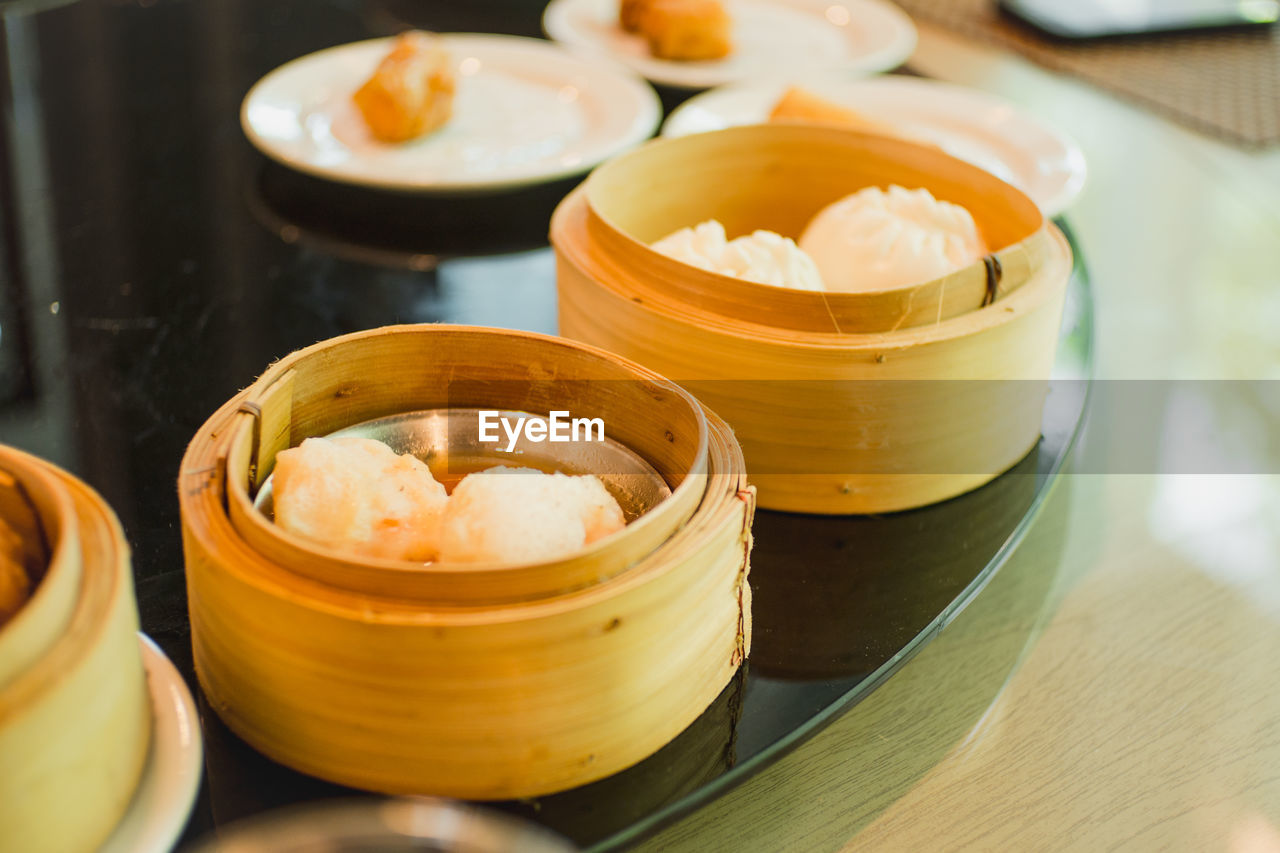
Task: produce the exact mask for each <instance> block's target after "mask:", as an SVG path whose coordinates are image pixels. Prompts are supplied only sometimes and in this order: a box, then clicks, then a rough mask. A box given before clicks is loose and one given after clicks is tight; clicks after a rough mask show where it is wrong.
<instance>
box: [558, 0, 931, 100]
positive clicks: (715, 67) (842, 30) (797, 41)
mask: <svg viewBox="0 0 1280 853" xmlns="http://www.w3.org/2000/svg"><path fill="white" fill-rule="evenodd" d="M728 8H729V14H730V15H731V16H733V45H734V50H733V53H731V54H730V55H729V56H727V57H725V58H724V59H719V60H715V61H711V62H673V61H670V60H665V59H655V58H654V57H653V56H652V55H651V54H650V53H649V48H648V45H646V44H645V41H644V39H643V38H641V37H640V36H636V35H632V34H630V33H627V32H624V31H623V30H622V28H621V27H619V26H618V0H552V2H551V3H550V4H549V5H548V6H547V11H546V13H545V14H544V15H543V18H542V26H543V29H545V30H546V32H547V35H549V36H551V38H553V39H555V40H556V41H558V42H560V43H562V44H564V45H566V46H568V47H572V48H575V49H577V50H579V51H587V52H592V53H595V54H597V55H606V56H611V57H613V58H614V59H616V60H617V61H619V62H622V63H624V64H625V65H627V66H628V67H630V68H633V69H635V70H636V71H638V72H639V73H641V74H643V75H644V76H645V77H647V78H649V79H650V80H652V81H653V82H655V83H661V84H663V85H666V86H674V87H677V88H682V89H705V88H707V87H710V86H720V85H723V84H725V83H736V82H740V81H744V80H754V79H769V78H777V77H778V75H779V74H787V73H794V72H795V71H796V70H797V69H808V70H811V71H832V72H835V71H839V72H843V73H862V74H869V73H874V72H877V71H888V70H889V69H891V68H897V67H898V66H899V65H901V64H902V63H903V62H905V61H906V60H907V57H909V56H911V52H912V51H913V50H915V47H916V28H915V25H914V24H912V23H911V19H910V18H909V17H907V15H906V14H905V13H904V12H903V11H902V10H901V9H899V8H898V7H897V6H895V5H893V4H892V3H888V2H885V0H729V3H728Z"/></svg>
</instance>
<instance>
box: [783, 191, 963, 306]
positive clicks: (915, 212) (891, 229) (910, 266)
mask: <svg viewBox="0 0 1280 853" xmlns="http://www.w3.org/2000/svg"><path fill="white" fill-rule="evenodd" d="M800 248H801V249H803V250H804V251H805V252H807V253H808V254H809V256H810V257H811V258H812V259H813V262H814V263H815V264H816V265H817V268H818V271H819V272H820V273H821V274H822V280H823V282H824V283H825V284H826V286H827V289H828V290H832V291H836V292H844V293H856V292H860V291H873V290H888V289H892V288H895V287H904V286H908V285H912V284H918V283H922V282H926V281H931V280H933V279H935V278H941V277H942V276H945V275H948V274H950V273H953V272H955V271H956V270H958V269H962V268H963V267H966V266H968V265H969V264H971V263H973V262H974V261H976V260H978V259H979V258H981V257H982V256H984V255H985V254H987V247H986V244H985V242H984V241H983V239H982V235H981V234H979V233H978V227H977V225H976V224H975V223H974V221H973V216H972V215H971V214H970V213H969V211H967V210H965V209H964V208H963V207H961V206H960V205H957V204H952V203H951V202H947V201H939V200H938V199H936V198H934V197H933V194H932V193H930V192H929V191H928V190H926V189H916V190H908V189H904V188H903V187H899V186H891V187H889V189H888V190H887V191H886V190H883V189H881V188H879V187H866V188H864V189H861V190H859V191H858V192H856V193H854V194H853V195H849V196H846V197H844V198H842V199H840V200H839V201H837V202H834V203H833V204H830V205H828V206H826V207H824V208H823V209H822V210H821V211H819V212H818V215H817V216H815V217H814V218H813V219H812V220H811V221H810V222H809V225H808V227H806V228H805V230H804V233H803V234H801V235H800Z"/></svg>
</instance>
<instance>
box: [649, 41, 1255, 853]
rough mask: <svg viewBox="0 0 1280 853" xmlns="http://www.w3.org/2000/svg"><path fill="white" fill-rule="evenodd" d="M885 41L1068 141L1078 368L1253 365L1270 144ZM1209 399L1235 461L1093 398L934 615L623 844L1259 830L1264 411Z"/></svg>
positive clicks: (1172, 844)
mask: <svg viewBox="0 0 1280 853" xmlns="http://www.w3.org/2000/svg"><path fill="white" fill-rule="evenodd" d="M912 65H913V66H914V67H915V68H917V69H919V70H921V71H923V72H925V73H928V74H930V75H933V76H937V77H940V78H943V79H949V80H953V81H956V82H962V83H966V84H969V85H973V86H977V87H980V88H984V89H988V90H990V91H994V92H997V93H999V94H1001V95H1004V96H1006V97H1008V98H1010V99H1012V100H1014V101H1016V102H1017V103H1019V104H1020V105H1021V106H1022V107H1023V108H1024V109H1026V110H1027V111H1028V112H1030V113H1032V114H1035V115H1038V116H1040V117H1042V118H1044V119H1047V120H1049V121H1052V122H1054V123H1056V124H1058V125H1061V126H1062V127H1064V128H1065V129H1067V130H1068V131H1069V132H1070V133H1071V134H1072V135H1074V136H1075V137H1076V138H1077V140H1078V141H1079V142H1080V143H1081V145H1082V146H1083V147H1084V149H1085V152H1086V155H1087V157H1088V160H1089V166H1090V178H1089V185H1088V187H1087V188H1086V190H1085V193H1084V194H1083V196H1082V197H1081V198H1080V199H1079V201H1078V202H1077V203H1076V205H1075V206H1074V208H1073V210H1072V211H1071V212H1070V214H1069V217H1070V221H1071V223H1072V225H1073V226H1074V227H1075V229H1076V232H1077V236H1078V237H1079V240H1080V242H1081V245H1082V247H1083V251H1084V253H1085V256H1086V258H1087V260H1088V262H1089V265H1090V267H1091V269H1092V271H1093V277H1094V287H1095V299H1096V305H1097V333H1098V342H1097V356H1098V370H1097V373H1098V376H1099V377H1101V378H1105V379H1143V380H1191V379H1201V380H1226V379H1235V380H1257V379H1271V380H1275V379H1277V378H1280V150H1272V151H1270V152H1262V153H1248V152H1243V151H1240V150H1237V149H1232V148H1229V147H1227V146H1224V145H1221V144H1219V143H1216V142H1213V141H1211V140H1209V139H1206V138H1204V137H1200V136H1197V135H1196V134H1194V133H1191V132H1189V131H1186V130H1183V129H1181V128H1179V127H1177V126H1175V125H1172V124H1170V123H1168V122H1166V121H1164V120H1162V119H1160V118H1158V117H1156V116H1153V115H1150V114H1147V113H1145V112H1143V111H1142V110H1140V109H1139V108H1136V107H1133V106H1131V105H1129V104H1126V103H1124V102H1122V101H1119V100H1117V99H1115V98H1113V97H1112V96H1109V95H1107V94H1104V93H1102V92H1099V91H1097V90H1094V89H1091V88H1089V87H1088V86H1086V85H1084V84H1081V83H1077V82H1075V81H1073V80H1071V79H1069V78H1063V77H1058V76H1055V75H1052V74H1049V73H1047V72H1045V71H1043V70H1040V69H1038V68H1035V67H1033V66H1031V65H1029V64H1027V63H1025V62H1023V61H1021V60H1020V59H1017V58H1015V57H1012V56H1010V55H1008V54H1002V53H998V52H995V51H993V50H990V49H987V48H981V47H978V46H975V45H973V44H971V43H968V42H964V41H961V40H959V39H957V38H955V37H953V36H951V35H948V34H945V33H941V32H938V31H933V30H929V29H923V30H922V32H921V42H920V47H919V49H918V51H917V53H916V55H915V57H914V58H913V59H912ZM1220 385H1221V387H1227V388H1234V389H1235V390H1236V391H1244V392H1246V393H1247V389H1248V386H1246V385H1244V384H1238V385H1228V384H1226V383H1220ZM1204 387H1206V386H1195V387H1191V388H1190V389H1189V390H1190V392H1200V391H1203V388H1204ZM1253 390H1254V391H1255V392H1256V391H1257V390H1258V386H1254V388H1253ZM1255 396H1256V395H1255ZM1262 396H1264V397H1265V396H1269V397H1270V398H1271V399H1272V401H1273V402H1274V396H1275V395H1274V393H1269V394H1263V395H1262ZM1214 416H1215V418H1216V421H1215V426H1214V428H1213V430H1212V431H1210V433H1209V434H1208V435H1209V439H1208V440H1210V441H1213V440H1221V441H1224V442H1226V441H1227V440H1228V439H1227V438H1224V437H1226V436H1234V435H1239V434H1243V435H1247V436H1253V437H1254V438H1253V439H1251V440H1246V441H1243V442H1240V441H1236V440H1235V439H1231V440H1230V441H1231V443H1232V445H1233V447H1234V448H1235V449H1236V450H1237V451H1238V452H1239V453H1240V454H1241V458H1242V459H1243V460H1244V464H1243V466H1242V467H1241V468H1240V469H1239V470H1243V471H1245V472H1252V473H1235V474H1233V475H1225V474H1214V473H1213V468H1212V466H1201V467H1200V469H1198V470H1200V473H1195V474H1193V473H1187V471H1190V470H1192V469H1194V468H1195V466H1194V465H1192V464H1190V463H1187V464H1184V465H1182V466H1181V467H1179V466H1178V465H1177V464H1171V465H1166V466H1165V467H1163V468H1160V469H1155V468H1152V469H1150V470H1143V469H1142V468H1141V466H1129V467H1128V468H1127V469H1126V467H1125V466H1124V465H1123V464H1122V463H1123V461H1124V460H1123V459H1118V458H1116V454H1117V453H1118V451H1114V450H1109V449H1108V438H1109V435H1108V432H1109V431H1110V430H1112V429H1113V428H1114V425H1113V424H1112V425H1109V424H1108V423H1106V419H1105V418H1103V419H1101V421H1102V422H1101V423H1099V422H1096V421H1095V423H1093V424H1091V429H1090V431H1089V432H1088V434H1087V435H1086V439H1085V442H1086V446H1085V451H1084V452H1082V453H1081V454H1079V456H1080V457H1081V459H1082V462H1081V465H1082V467H1083V469H1084V471H1086V472H1088V473H1077V474H1075V475H1072V476H1068V477H1065V478H1063V479H1062V481H1061V482H1060V483H1059V485H1058V487H1057V488H1056V490H1055V492H1054V495H1053V497H1052V498H1051V500H1050V501H1049V503H1048V504H1047V505H1046V507H1045V508H1044V510H1043V512H1042V514H1041V516H1040V518H1039V520H1038V522H1037V524H1036V525H1035V527H1034V528H1033V530H1032V532H1031V533H1030V535H1029V538H1028V539H1027V541H1026V542H1025V543H1024V545H1023V547H1022V548H1021V549H1020V550H1019V551H1018V552H1017V553H1016V554H1015V555H1014V557H1013V558H1012V560H1011V561H1010V562H1009V564H1008V565H1006V566H1005V567H1004V569H1003V570H1002V571H1001V572H1000V573H999V574H998V575H997V577H996V579H995V580H994V581H993V582H992V584H991V585H990V586H989V587H988V588H987V590H986V591H984V592H983V594H982V595H981V596H979V598H978V599H977V601H976V602H975V603H974V604H973V605H971V606H970V607H969V609H968V610H966V611H965V612H964V613H963V614H961V616H960V617H959V618H958V619H957V621H956V622H955V623H954V624H953V625H952V626H950V627H949V628H948V629H947V630H946V631H944V632H943V633H942V635H941V636H940V637H939V638H938V639H937V640H935V641H934V642H933V643H932V644H931V645H929V646H928V647H927V648H926V649H925V650H924V652H922V653H921V655H920V656H919V657H918V658H916V659H915V660H914V661H912V662H911V663H909V664H908V665H907V666H906V667H905V668H904V669H903V670H902V671H901V672H900V673H898V674H897V675H895V676H894V677H893V678H892V679H890V680H889V682H888V683H887V684H885V685H884V686H883V687H882V688H881V689H880V690H878V691H876V692H875V693H874V694H873V695H872V696H871V697H870V698H868V699H867V700H866V701H864V702H863V703H862V704H861V705H859V706H857V707H856V708H855V709H853V710H852V711H851V712H850V713H848V714H846V715H845V716H844V717H842V718H841V719H839V720H838V721H837V722H836V723H834V724H833V725H832V726H831V727H830V728H828V729H827V730H826V731H824V732H822V733H821V734H820V735H818V736H817V737H816V738H814V739H813V740H812V741H810V742H808V743H807V744H805V745H804V746H803V747H801V748H800V749H799V750H797V751H796V752H794V753H792V754H791V755H789V756H787V757H786V758H784V759H783V760H781V761H780V762H779V763H778V764H776V765H774V766H773V767H771V768H769V769H768V770H766V771H765V772H763V773H761V774H760V775H758V776H756V777H755V778H753V779H752V780H750V781H749V782H748V783H746V784H744V785H743V786H742V787H741V788H739V789H737V790H736V791H734V792H732V793H731V794H729V795H728V796H726V797H724V798H722V799H721V800H719V801H717V802H716V803H714V804H712V805H711V806H709V807H707V808H705V809H703V810H701V811H699V812H697V813H695V814H694V815H692V816H690V817H689V818H687V819H685V820H684V821H682V822H681V823H678V824H676V825H675V826H673V827H671V828H669V829H667V830H666V831H664V832H663V833H661V834H660V835H658V836H657V837H655V838H653V839H651V840H650V841H649V842H647V843H646V844H644V845H642V849H643V850H646V851H654V850H672V851H684V850H699V851H710V850H735V851H737V850H746V851H756V850H760V851H766V850H767V851H772V850H786V851H791V850H797V851H826V850H847V851H854V850H859V851H861V850H1109V849H1120V850H1169V849H1172V850H1227V851H1232V853H1254V851H1258V853H1262V851H1268V853H1269V851H1280V769H1277V768H1280V678H1278V677H1277V676H1278V675H1280V667H1278V665H1277V660H1280V477H1277V475H1276V474H1275V473H1274V472H1275V471H1277V470H1280V465H1278V460H1280V449H1278V448H1277V447H1276V436H1277V435H1280V412H1277V411H1276V410H1275V409H1274V408H1270V409H1268V408H1267V404H1266V403H1265V400H1264V401H1263V404H1262V405H1256V404H1255V405H1244V406H1237V405H1224V406H1221V407H1220V408H1217V409H1215V411H1214ZM1158 440H1159V436H1153V437H1152V441H1158ZM1123 470H1129V471H1133V472H1134V473H1116V472H1117V471H1123Z"/></svg>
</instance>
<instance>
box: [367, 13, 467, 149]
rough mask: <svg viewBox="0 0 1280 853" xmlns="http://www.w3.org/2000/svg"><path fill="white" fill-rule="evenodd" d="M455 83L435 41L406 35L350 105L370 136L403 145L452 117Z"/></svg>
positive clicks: (435, 38)
mask: <svg viewBox="0 0 1280 853" xmlns="http://www.w3.org/2000/svg"><path fill="white" fill-rule="evenodd" d="M454 89H455V80H454V74H453V69H452V67H451V66H450V64H449V54H448V53H447V52H446V51H445V49H444V46H443V45H442V43H441V40H440V38H439V37H438V36H434V35H431V34H430V33H423V32H416V31H414V32H407V33H404V34H402V35H401V36H400V37H399V38H398V39H396V42H395V46H394V47H393V48H392V49H391V53H389V54H387V56H386V58H384V59H383V60H382V62H381V63H379V65H378V68H377V70H376V71H374V72H373V76H372V77H370V78H369V79H368V81H366V82H365V84H364V85H363V86H361V87H360V88H359V90H358V91H356V93H355V95H354V100H355V102H356V106H357V107H359V108H360V112H361V114H363V115H364V120H365V123H366V124H368V125H369V130H370V131H372V132H373V135H374V136H376V137H377V138H378V139H381V140H382V141H383V142H406V141H408V140H410V139H415V138H417V137H419V136H422V135H423V134H425V133H430V132H431V131H433V130H436V129H437V128H439V127H440V126H441V125H443V124H444V123H445V122H446V121H448V120H449V116H450V115H451V114H452V112H453V93H454Z"/></svg>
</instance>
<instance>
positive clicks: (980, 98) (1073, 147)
mask: <svg viewBox="0 0 1280 853" xmlns="http://www.w3.org/2000/svg"><path fill="white" fill-rule="evenodd" d="M808 81H809V82H811V83H812V82H813V81H817V82H818V83H819V84H821V85H823V86H827V87H841V86H843V87H847V88H848V89H849V90H851V91H853V90H857V89H876V88H885V89H897V90H900V91H902V92H904V93H922V94H923V96H925V97H956V98H963V99H965V100H967V101H969V102H970V103H973V104H975V105H978V104H981V105H984V106H986V107H988V108H996V109H1001V110H1005V111H1007V113H1008V115H1009V116H1010V117H1012V118H1013V119H1014V120H1016V121H1017V123H1018V124H1020V125H1022V126H1023V127H1026V128H1030V129H1034V130H1035V131H1037V132H1038V133H1039V134H1040V135H1042V136H1043V137H1045V138H1046V139H1052V140H1053V142H1054V144H1055V145H1056V147H1057V149H1058V151H1057V157H1056V158H1055V159H1060V160H1061V162H1063V163H1064V164H1066V165H1065V167H1064V168H1062V169H1061V170H1059V171H1060V173H1061V175H1062V179H1061V181H1059V182H1057V183H1055V184H1054V187H1055V188H1054V190H1053V191H1052V192H1048V191H1044V192H1041V193H1033V191H1034V190H1035V187H1022V189H1023V191H1024V192H1026V193H1027V194H1028V195H1029V196H1031V197H1032V200H1033V201H1035V202H1036V203H1037V205H1039V207H1040V209H1041V211H1043V213H1044V215H1045V216H1046V217H1050V218H1051V217H1054V216H1059V215H1061V214H1062V213H1063V212H1064V211H1065V210H1066V209H1067V208H1068V207H1070V205H1071V204H1072V203H1073V202H1074V201H1075V200H1076V199H1077V198H1078V197H1079V196H1080V193H1081V192H1082V191H1083V190H1084V187H1085V184H1086V182H1087V179H1088V165H1087V161H1086V159H1085V156H1084V151H1083V149H1082V148H1081V147H1080V144H1079V143H1078V142H1076V140H1075V139H1074V138H1073V137H1072V136H1071V135H1070V134H1069V133H1067V132H1066V131H1064V130H1062V129H1061V128H1060V127H1057V126H1056V125H1054V124H1052V123H1051V122H1048V121H1045V120H1043V119H1041V118H1039V117H1037V116H1033V115H1030V114H1029V113H1027V112H1026V111H1025V110H1023V109H1022V108H1021V107H1019V106H1018V105H1017V104H1016V103H1014V102H1013V101H1010V100H1008V99H1006V98H1003V97H1001V96H999V95H996V94H994V93H991V92H987V91H984V90H982V89H974V88H970V87H968V86H962V85H959V84H956V83H949V82H946V81H942V80H933V79H928V78H921V77H907V76H903V75H885V76H879V77H869V78H861V79H849V78H840V77H835V76H810V77H809V78H808ZM788 82H794V83H795V84H796V85H802V86H803V85H804V84H805V82H806V79H805V78H800V79H797V80H795V81H769V82H766V81H754V82H743V83H735V84H730V85H727V86H719V87H716V88H714V89H708V90H707V91H705V92H702V93H700V94H697V95H695V96H693V97H692V98H689V99H688V100H687V101H685V102H684V103H682V104H681V105H680V106H678V107H676V108H675V109H674V110H672V111H671V114H670V115H668V116H667V118H666V121H664V122H663V124H662V130H661V131H660V136H662V137H664V138H672V137H679V136H687V135H689V134H691V133H698V132H700V131H697V130H687V129H685V128H684V127H683V126H682V125H683V124H684V123H685V122H687V121H688V117H689V116H690V115H691V114H692V113H693V112H694V110H697V109H707V108H708V104H712V105H714V104H715V103H716V102H717V101H720V100H727V99H730V98H734V99H737V98H742V99H750V98H752V97H759V98H761V99H762V100H763V99H765V98H766V97H768V96H769V95H770V94H772V93H773V92H774V90H776V89H778V88H779V87H785V86H786V85H788ZM762 107H763V105H762ZM766 117H767V114H766V113H765V112H764V110H763V108H762V115H761V120H762V121H763V120H764V119H765V118H766ZM962 159H963V158H962ZM1037 159H1039V158H1037ZM975 165H979V166H981V164H975ZM997 177H999V176H997Z"/></svg>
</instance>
